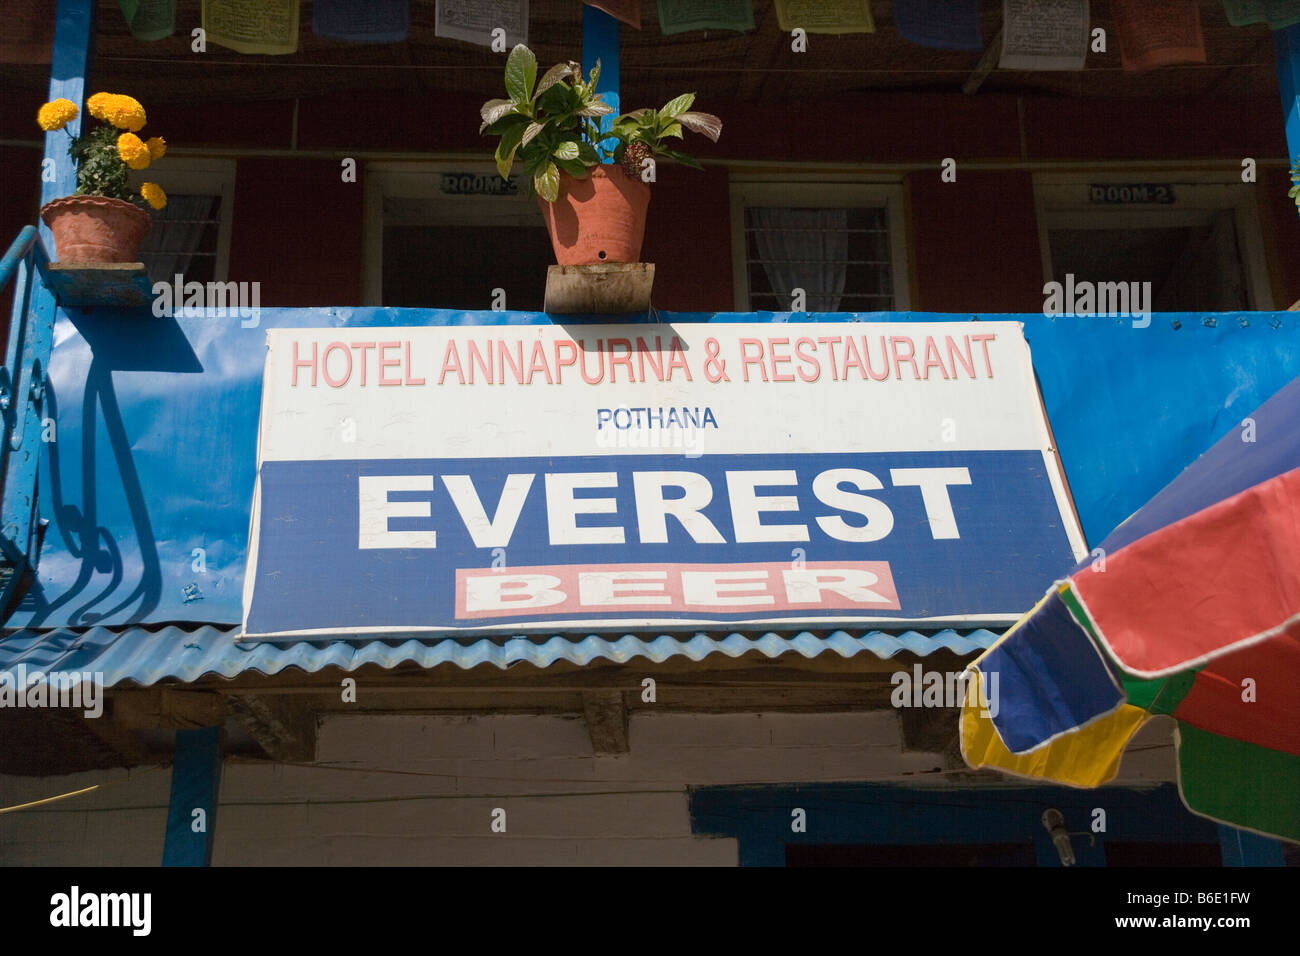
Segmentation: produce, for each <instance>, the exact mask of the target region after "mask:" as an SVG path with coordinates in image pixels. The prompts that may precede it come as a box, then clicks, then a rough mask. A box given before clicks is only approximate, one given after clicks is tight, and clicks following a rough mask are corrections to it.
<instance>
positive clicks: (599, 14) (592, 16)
mask: <svg viewBox="0 0 1300 956" xmlns="http://www.w3.org/2000/svg"><path fill="white" fill-rule="evenodd" d="M597 60H599V61H600V83H599V85H597V87H596V89H597V91H598V92H600V93H601V95H602V97H603V99H604V100H605V102H606V103H608V104H609V105H610V106H612V107H613V108H614V112H613V113H611V114H609V115H608V116H602V117H600V131H601V132H602V133H605V132H608V131H609V128H610V126H612V125H613V122H614V117H615V116H617V115H618V113H619V106H618V21H617V20H615V19H614V18H613V17H611V16H610V15H609V14H608V13H606V12H605V11H604V10H597V9H596V8H595V7H589V6H587V5H586V4H584V5H583V7H582V72H583V75H590V74H591V68H592V67H593V66H595V65H596V61H597Z"/></svg>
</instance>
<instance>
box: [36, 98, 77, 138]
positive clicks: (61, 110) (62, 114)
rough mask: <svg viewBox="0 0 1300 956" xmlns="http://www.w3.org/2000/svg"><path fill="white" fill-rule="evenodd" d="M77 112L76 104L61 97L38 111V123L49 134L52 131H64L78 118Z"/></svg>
mask: <svg viewBox="0 0 1300 956" xmlns="http://www.w3.org/2000/svg"><path fill="white" fill-rule="evenodd" d="M77 112H78V111H77V104H76V103H74V102H72V100H65V99H63V98H62V97H60V98H59V99H57V100H53V101H51V102H49V103H46V104H45V105H44V106H42V107H41V108H40V110H38V111H37V113H36V122H37V123H38V124H39V125H40V127H41V129H43V130H45V131H46V132H47V133H48V132H50V131H51V130H56V129H63V127H65V126H67V125H68V123H69V122H70V121H71V120H72V119H73V118H75V117H76V115H77Z"/></svg>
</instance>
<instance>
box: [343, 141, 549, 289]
mask: <svg viewBox="0 0 1300 956" xmlns="http://www.w3.org/2000/svg"><path fill="white" fill-rule="evenodd" d="M365 256H366V271H365V285H364V289H363V301H364V302H365V303H366V304H367V305H386V306H395V307H400V306H407V307H421V308H437V309H465V310H471V309H490V308H493V307H494V306H495V305H496V302H495V301H494V299H496V298H497V295H498V294H497V293H496V291H495V290H498V289H500V290H502V292H503V293H504V296H505V301H504V307H505V308H507V309H510V310H523V311H541V309H542V304H543V300H544V298H545V293H546V272H547V268H548V267H549V266H550V265H552V264H553V263H554V262H555V258H554V255H553V253H552V251H551V240H550V237H549V235H548V234H547V231H546V225H545V223H544V222H543V220H542V214H541V211H540V210H539V208H538V206H537V200H536V198H531V197H526V196H525V195H524V193H523V189H522V186H521V174H519V173H516V174H515V175H513V176H511V177H510V179H509V180H508V181H506V180H503V179H501V177H500V176H499V175H498V174H497V171H496V168H495V167H494V166H492V165H490V164H488V165H484V164H480V163H454V164H431V163H420V164H412V163H374V164H371V165H370V166H369V167H368V168H367V171H366V234H365ZM497 301H499V299H498V300H497Z"/></svg>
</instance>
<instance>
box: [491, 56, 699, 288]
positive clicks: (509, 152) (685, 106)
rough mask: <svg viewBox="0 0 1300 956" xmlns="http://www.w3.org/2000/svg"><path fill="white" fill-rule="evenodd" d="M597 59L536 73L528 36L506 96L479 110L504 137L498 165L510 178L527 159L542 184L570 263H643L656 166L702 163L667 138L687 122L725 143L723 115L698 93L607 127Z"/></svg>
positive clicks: (527, 174) (510, 63) (560, 258)
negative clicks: (585, 69)
mask: <svg viewBox="0 0 1300 956" xmlns="http://www.w3.org/2000/svg"><path fill="white" fill-rule="evenodd" d="M599 78H600V63H599V62H597V63H596V65H595V66H594V67H593V68H592V70H591V72H590V74H589V75H588V77H587V78H586V79H585V80H584V79H583V76H582V68H581V67H580V66H579V65H578V64H577V63H574V62H572V61H569V62H567V63H558V64H556V65H555V66H553V67H551V68H550V69H549V70H547V71H546V73H545V74H544V75H543V76H542V78H541V79H540V80H538V79H537V58H536V57H535V56H534V55H533V52H532V51H531V50H529V49H528V47H526V46H524V45H523V44H520V45H518V46H516V47H515V48H514V49H513V50H511V51H510V56H509V58H508V59H507V60H506V74H505V83H506V95H507V96H508V97H509V99H495V100H488V101H487V102H486V103H484V104H483V107H482V109H481V110H480V113H481V116H482V119H483V125H482V126H480V127H479V132H480V133H481V134H485V135H491V136H498V137H500V139H499V142H498V143H497V149H496V163H497V171H498V172H500V174H501V176H502V178H503V179H508V178H509V177H510V167H511V166H512V165H513V163H514V161H515V159H519V160H520V161H521V162H522V163H523V170H524V179H525V182H524V189H525V191H526V192H535V193H536V194H537V197H538V202H539V204H540V206H541V209H542V215H543V216H544V217H545V219H546V227H547V229H548V230H549V231H550V234H551V246H552V248H554V250H555V259H556V261H557V262H558V263H559V264H560V265H562V266H565V265H589V264H591V263H598V262H636V261H638V260H639V259H640V256H641V241H642V239H643V238H644V236H645V215H646V207H647V206H648V205H649V204H650V187H649V185H648V182H647V181H648V180H650V179H652V178H653V177H652V176H651V175H650V169H651V168H652V164H653V162H654V161H657V160H658V159H660V158H665V159H669V160H673V161H676V162H679V163H684V164H686V165H688V166H693V167H695V168H696V169H699V168H700V164H699V163H697V162H696V161H695V160H694V159H692V158H691V157H689V156H687V155H686V154H684V153H681V152H678V151H677V150H675V149H672V148H670V147H669V146H667V145H666V142H667V140H670V139H682V134H683V131H684V130H692V131H694V132H697V133H701V134H703V135H705V136H707V137H709V139H711V140H713V141H714V142H717V140H718V136H719V134H720V133H721V132H722V121H721V120H720V119H718V118H717V117H716V116H713V115H712V114H710V113H700V112H696V111H693V110H692V109H691V106H692V105H693V104H694V102H695V94H694V93H684V94H682V95H681V96H678V97H676V98H675V99H673V100H670V101H669V102H668V103H667V105H665V106H664V107H663V108H662V109H658V110H655V109H639V110H633V111H632V112H629V113H624V114H622V115H621V116H618V117H616V118H615V119H614V120H613V122H612V125H611V127H610V129H609V130H608V131H605V132H601V130H600V127H599V122H600V117H602V116H608V115H609V114H611V113H613V112H614V111H613V109H612V108H611V107H610V106H609V104H607V103H606V102H605V101H604V100H603V99H601V97H600V94H599V93H597V92H596V82H597V80H599Z"/></svg>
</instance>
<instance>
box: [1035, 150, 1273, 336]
mask: <svg viewBox="0 0 1300 956" xmlns="http://www.w3.org/2000/svg"><path fill="white" fill-rule="evenodd" d="M1216 180H1218V181H1216ZM1034 185H1035V196H1036V200H1037V205H1038V223H1039V233H1040V236H1039V238H1040V243H1041V247H1042V255H1043V274H1044V281H1055V282H1060V283H1062V284H1065V283H1066V281H1067V276H1070V275H1072V276H1073V277H1074V281H1075V283H1079V282H1082V281H1088V282H1094V283H1096V282H1149V283H1150V284H1151V285H1150V290H1151V301H1150V302H1149V303H1148V306H1149V307H1150V309H1151V310H1152V311H1153V312H1200V311H1211V312H1233V311H1243V310H1268V309H1272V308H1273V299H1272V295H1271V293H1270V291H1269V284H1268V273H1267V269H1266V267H1265V264H1264V256H1263V249H1262V245H1261V240H1260V228H1259V221H1258V218H1257V215H1256V211H1255V205H1254V199H1253V196H1252V193H1251V187H1250V186H1248V185H1244V184H1242V183H1241V181H1240V178H1239V177H1236V178H1233V177H1220V176H1219V175H1218V174H1197V173H1188V172H1186V171H1183V172H1173V173H1168V174H1162V175H1161V176H1159V177H1158V179H1157V178H1156V177H1152V176H1149V175H1134V174H1132V173H1128V174H1124V173H1104V174H1069V175H1039V176H1037V177H1035V181H1034Z"/></svg>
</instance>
